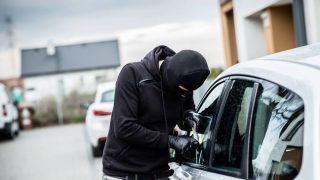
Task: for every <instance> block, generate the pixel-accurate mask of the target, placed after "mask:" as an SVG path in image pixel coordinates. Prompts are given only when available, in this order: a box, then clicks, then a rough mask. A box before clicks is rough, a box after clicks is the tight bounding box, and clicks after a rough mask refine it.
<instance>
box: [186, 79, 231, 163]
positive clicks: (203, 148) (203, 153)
mask: <svg viewBox="0 0 320 180" xmlns="http://www.w3.org/2000/svg"><path fill="white" fill-rule="evenodd" d="M224 84H225V83H220V84H219V85H217V86H216V87H215V88H214V89H213V90H212V91H211V92H210V94H209V95H208V96H207V97H206V99H205V100H204V102H203V103H202V105H201V106H200V108H199V110H198V112H199V113H200V114H199V116H202V117H201V119H202V120H204V121H207V122H208V123H206V127H205V128H204V129H205V130H204V131H203V134H200V133H195V134H194V135H193V136H194V138H196V139H197V140H198V141H199V142H200V148H199V151H198V152H197V157H196V158H195V159H193V160H190V161H191V162H192V163H196V164H201V165H208V159H209V153H210V152H209V150H210V149H208V148H207V144H208V141H209V136H210V125H211V123H212V122H213V120H214V119H215V116H216V112H217V107H216V105H217V102H218V99H219V97H220V95H221V93H222V90H223V87H224Z"/></svg>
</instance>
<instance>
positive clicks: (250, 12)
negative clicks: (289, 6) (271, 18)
mask: <svg viewBox="0 0 320 180" xmlns="http://www.w3.org/2000/svg"><path fill="white" fill-rule="evenodd" d="M287 2H288V1H287V0H264V1H261V0H246V1H243V0H234V1H233V6H234V16H235V27H236V36H237V47H238V57H239V62H244V61H248V60H251V59H254V58H258V57H261V56H264V55H267V47H266V42H265V37H264V29H263V24H262V20H261V19H260V13H261V11H262V10H263V9H264V8H266V7H269V6H271V5H273V4H280V3H287Z"/></svg>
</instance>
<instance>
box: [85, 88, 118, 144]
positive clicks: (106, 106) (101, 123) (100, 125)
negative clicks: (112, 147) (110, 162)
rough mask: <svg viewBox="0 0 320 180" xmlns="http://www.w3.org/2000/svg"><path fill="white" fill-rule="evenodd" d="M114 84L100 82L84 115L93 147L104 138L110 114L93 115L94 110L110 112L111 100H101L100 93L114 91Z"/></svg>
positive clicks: (106, 133)
mask: <svg viewBox="0 0 320 180" xmlns="http://www.w3.org/2000/svg"><path fill="white" fill-rule="evenodd" d="M114 88H115V84H114V83H113V82H111V83H105V84H101V85H99V86H98V88H97V93H96V97H95V101H94V102H93V103H92V104H91V105H90V106H89V108H88V110H87V115H86V129H87V133H88V136H89V140H90V144H91V145H92V146H93V147H97V146H98V145H99V141H100V140H101V139H102V140H104V139H106V138H107V135H108V131H109V127H110V120H111V114H110V115H99V116H97V115H94V111H97V110H98V111H103V112H110V113H112V109H113V101H112V102H101V98H102V94H103V93H104V92H108V91H114Z"/></svg>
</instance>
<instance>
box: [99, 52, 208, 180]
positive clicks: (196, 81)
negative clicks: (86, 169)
mask: <svg viewBox="0 0 320 180" xmlns="http://www.w3.org/2000/svg"><path fill="white" fill-rule="evenodd" d="M208 75H209V69H208V65H207V62H206V60H205V58H204V57H203V56H202V55H201V54H200V53H198V52H196V51H192V50H183V51H180V52H178V53H175V52H174V51H173V50H171V49H170V48H168V47H166V46H158V47H156V48H155V49H153V50H152V51H151V52H149V53H148V54H147V55H146V56H145V57H144V58H143V59H142V60H141V61H140V62H134V63H129V64H127V65H125V66H124V67H123V68H122V70H121V72H120V74H119V77H118V79H117V83H116V90H115V100H114V108H113V112H112V117H111V124H110V130H109V134H108V140H107V142H106V145H105V147H104V153H103V172H104V179H129V180H130V179H139V180H143V179H146V180H152V179H168V176H170V175H172V172H171V171H170V170H169V166H168V163H169V159H170V156H169V148H172V149H174V150H175V151H176V153H179V154H181V155H182V156H188V154H190V153H189V151H192V149H193V148H194V147H195V146H196V145H197V144H198V142H197V141H196V140H195V139H193V138H192V137H189V136H173V129H174V127H175V125H176V124H177V122H178V120H181V119H183V117H182V116H183V112H185V111H190V110H194V108H195V105H194V102H193V90H195V89H197V88H198V87H200V86H201V85H202V84H203V82H204V81H205V79H206V78H207V76H208Z"/></svg>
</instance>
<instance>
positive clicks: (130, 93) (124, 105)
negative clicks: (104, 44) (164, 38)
mask: <svg viewBox="0 0 320 180" xmlns="http://www.w3.org/2000/svg"><path fill="white" fill-rule="evenodd" d="M138 103H139V94H138V87H137V82H136V78H135V73H134V69H133V67H131V65H126V66H124V67H123V68H122V70H121V72H120V74H119V77H118V80H117V83H116V90H115V100H114V108H113V112H112V116H114V117H113V118H112V120H113V122H112V124H113V127H111V128H113V131H114V134H115V136H116V137H117V138H119V139H122V140H124V141H126V142H127V143H129V144H134V145H138V146H144V147H149V148H168V134H166V133H161V132H160V131H153V130H150V129H147V128H145V127H143V126H142V125H140V124H139V123H138V118H139V117H138V106H139V104H138Z"/></svg>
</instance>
